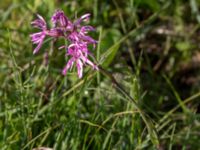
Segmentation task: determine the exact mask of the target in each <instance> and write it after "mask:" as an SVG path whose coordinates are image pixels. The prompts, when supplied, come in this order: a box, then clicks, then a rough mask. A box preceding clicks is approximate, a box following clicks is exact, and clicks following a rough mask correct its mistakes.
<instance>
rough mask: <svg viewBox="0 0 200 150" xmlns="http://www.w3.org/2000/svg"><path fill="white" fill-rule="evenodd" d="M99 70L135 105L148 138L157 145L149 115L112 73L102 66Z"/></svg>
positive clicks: (154, 130)
mask: <svg viewBox="0 0 200 150" xmlns="http://www.w3.org/2000/svg"><path fill="white" fill-rule="evenodd" d="M98 68H99V71H100V72H101V73H102V74H103V75H105V76H107V77H109V78H110V80H111V81H112V83H113V85H114V87H115V88H116V89H117V90H118V91H119V92H120V93H121V94H122V95H124V96H126V97H127V98H128V99H129V100H130V101H131V102H132V103H133V104H134V106H135V108H136V109H137V111H138V112H139V113H140V115H141V117H142V119H143V121H144V123H145V124H146V127H147V130H148V132H149V134H150V138H151V140H152V143H154V144H155V145H157V146H158V145H159V141H158V136H157V133H156V129H155V127H154V125H153V123H152V121H151V119H150V117H149V116H148V115H147V114H145V113H144V112H143V111H142V109H141V108H140V106H139V105H138V104H137V102H136V100H134V99H133V98H132V97H131V96H130V95H129V94H128V93H127V92H126V91H125V90H124V89H123V87H122V86H121V85H120V84H119V83H118V82H117V81H116V79H115V78H114V77H113V75H112V74H111V73H110V72H108V71H106V70H105V69H104V68H102V67H101V66H98Z"/></svg>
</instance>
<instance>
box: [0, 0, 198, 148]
mask: <svg viewBox="0 0 200 150" xmlns="http://www.w3.org/2000/svg"><path fill="white" fill-rule="evenodd" d="M199 7H200V1H199V0H188V1H185V0H179V1H172V0H169V1H164V0H126V1H121V0H109V1H108V0H105V1H102V0H77V1H73V0H68V1H59V0H42V1H41V0H35V1H32V0H5V1H4V3H1V4H0V21H1V22H0V45H1V46H0V60H1V61H0V82H1V86H0V87H1V88H0V130H1V132H0V149H1V150H13V149H16V150H18V149H19V150H26V149H27V150H29V149H33V148H36V147H50V148H53V149H55V150H67V149H72V150H77V149H83V150H89V149H95V150H96V149H97V150H98V149H100V150H103V149H105V150H108V149H117V150H118V149H119V150H129V149H149V150H153V149H168V150H173V149H181V150H186V149H191V150H197V149H200V146H199V140H200V133H199V130H200V115H199V112H200V103H199V98H200V74H199V72H200V71H199V69H200V65H199V64H200V63H199V62H200V59H199V56H200V53H199V32H200V28H199V27H200V26H199V23H200V21H199V20H200V19H199V16H200V13H199ZM56 9H62V10H63V11H64V12H65V13H66V15H67V16H68V17H69V18H71V19H74V18H76V16H78V17H79V16H81V15H83V14H84V13H86V12H89V13H91V14H92V17H91V22H90V23H91V24H92V25H93V26H95V27H96V29H97V30H96V33H94V34H92V36H93V37H94V38H95V39H98V40H99V43H98V46H97V48H96V49H95V50H94V51H92V52H93V54H94V56H95V58H96V61H97V63H98V64H99V65H101V66H102V67H103V68H104V70H100V71H93V70H91V69H90V68H89V67H86V68H85V69H84V77H83V78H82V79H78V78H77V74H76V70H75V69H74V70H73V71H72V72H69V73H68V74H67V76H63V75H61V70H62V68H63V67H64V65H65V63H66V60H65V59H64V54H65V51H64V50H58V47H59V46H60V45H62V43H63V42H64V41H62V40H61V41H55V42H50V41H49V39H47V40H46V41H45V44H44V45H43V46H42V48H41V50H40V52H39V53H38V54H37V55H33V53H32V52H33V48H34V46H33V45H32V43H31V41H30V37H29V34H30V33H33V32H35V30H34V29H33V28H32V27H31V25H30V22H31V21H32V20H34V19H35V18H36V15H35V14H37V13H39V14H41V15H42V16H44V18H45V19H46V20H49V19H50V17H51V15H52V14H53V13H54V11H55V10H56ZM48 23H49V24H50V22H48ZM45 53H47V54H48V56H49V63H48V65H45V63H44V55H45Z"/></svg>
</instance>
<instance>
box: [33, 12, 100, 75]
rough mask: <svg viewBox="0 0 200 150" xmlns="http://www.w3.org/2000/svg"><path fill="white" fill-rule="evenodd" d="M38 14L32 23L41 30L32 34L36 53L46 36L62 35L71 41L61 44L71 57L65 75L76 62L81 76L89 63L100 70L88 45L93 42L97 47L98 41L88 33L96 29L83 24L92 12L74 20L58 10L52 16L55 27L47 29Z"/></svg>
mask: <svg viewBox="0 0 200 150" xmlns="http://www.w3.org/2000/svg"><path fill="white" fill-rule="evenodd" d="M37 16H38V19H36V20H34V21H33V22H32V23H31V24H32V25H33V27H36V28H39V29H40V30H41V31H40V32H37V33H33V34H31V35H30V36H31V40H32V42H33V44H37V46H36V48H35V49H34V52H33V53H34V54H35V53H37V52H38V51H39V49H40V48H41V46H42V43H43V41H44V39H45V37H46V36H50V37H53V38H60V37H62V38H65V40H67V41H69V42H70V45H69V46H66V45H64V46H61V48H63V47H64V48H66V55H65V56H66V57H69V59H68V62H67V63H66V66H65V67H64V69H63V71H62V74H63V75H66V73H67V71H68V70H71V69H72V67H73V66H74V64H75V65H76V68H77V72H78V77H79V78H81V77H82V75H83V66H84V65H89V66H91V67H92V68H93V69H96V70H98V67H97V66H96V65H95V64H94V63H93V62H92V61H90V60H89V57H88V56H90V55H91V53H90V51H89V49H88V46H89V45H91V44H92V45H93V47H95V45H96V44H97V41H96V40H94V39H93V38H92V37H90V36H89V35H87V34H88V32H90V31H94V30H95V29H94V28H93V27H92V26H89V25H86V26H83V25H81V23H82V22H86V21H88V20H89V17H90V14H85V15H83V16H81V17H80V18H79V19H77V20H76V21H74V22H72V21H70V20H69V19H68V18H67V17H66V16H65V14H64V12H63V11H61V10H57V11H56V12H55V13H54V14H53V16H52V17H51V21H52V23H53V28H51V29H47V26H46V22H45V20H44V19H43V17H41V16H40V15H37Z"/></svg>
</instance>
